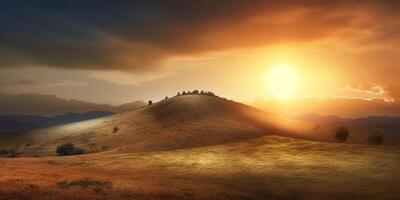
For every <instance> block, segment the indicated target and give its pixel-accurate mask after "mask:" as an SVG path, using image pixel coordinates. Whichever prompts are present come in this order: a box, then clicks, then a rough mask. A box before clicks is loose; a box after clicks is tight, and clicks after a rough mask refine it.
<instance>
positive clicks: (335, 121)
mask: <svg viewBox="0 0 400 200" xmlns="http://www.w3.org/2000/svg"><path fill="white" fill-rule="evenodd" d="M297 119H299V120H303V121H308V122H311V123H318V124H326V125H335V126H337V125H342V126H347V127H349V128H351V129H355V130H361V131H373V130H381V131H384V132H385V133H390V134H399V135H400V116H397V117H390V116H370V117H361V118H341V117H338V116H322V115H317V114H313V113H308V114H303V115H300V116H298V117H297Z"/></svg>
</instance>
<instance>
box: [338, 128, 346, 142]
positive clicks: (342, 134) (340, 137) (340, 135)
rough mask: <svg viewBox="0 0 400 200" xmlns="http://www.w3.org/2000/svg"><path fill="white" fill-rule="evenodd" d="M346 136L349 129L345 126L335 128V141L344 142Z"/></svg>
mask: <svg viewBox="0 0 400 200" xmlns="http://www.w3.org/2000/svg"><path fill="white" fill-rule="evenodd" d="M348 137H349V129H347V128H346V127H344V126H341V127H339V128H338V129H337V130H336V133H335V138H336V141H338V142H345V141H346V140H347V138H348Z"/></svg>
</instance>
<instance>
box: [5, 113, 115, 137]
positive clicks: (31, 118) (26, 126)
mask: <svg viewBox="0 0 400 200" xmlns="http://www.w3.org/2000/svg"><path fill="white" fill-rule="evenodd" d="M113 114H114V113H112V112H105V111H91V112H87V113H66V114H63V115H56V116H52V117H45V116H37V115H1V116H0V133H11V132H21V131H29V130H33V129H39V128H45V127H51V126H57V125H61V124H67V123H72V122H79V121H84V120H89V119H95V118H99V117H105V116H109V115H113Z"/></svg>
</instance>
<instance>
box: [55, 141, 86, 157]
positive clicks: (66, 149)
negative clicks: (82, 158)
mask: <svg viewBox="0 0 400 200" xmlns="http://www.w3.org/2000/svg"><path fill="white" fill-rule="evenodd" d="M56 153H57V155H59V156H69V155H79V154H83V153H84V151H83V149H81V148H77V147H75V145H74V144H72V143H71V142H68V143H66V144H63V145H60V146H58V147H57V150H56Z"/></svg>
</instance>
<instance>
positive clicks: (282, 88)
mask: <svg viewBox="0 0 400 200" xmlns="http://www.w3.org/2000/svg"><path fill="white" fill-rule="evenodd" d="M298 85H299V76H298V74H297V72H296V71H295V70H294V69H293V68H291V67H290V66H277V67H274V68H272V70H271V71H270V72H269V73H268V76H267V86H268V89H269V92H270V93H271V95H272V96H274V97H275V98H277V99H278V100H280V101H287V100H290V99H292V98H293V97H294V94H295V93H296V90H297V88H298Z"/></svg>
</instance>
